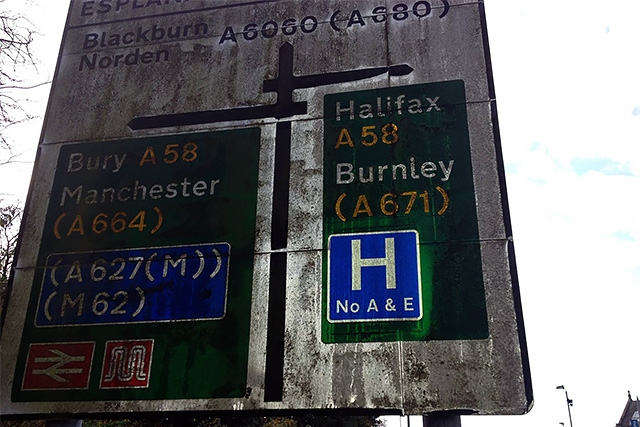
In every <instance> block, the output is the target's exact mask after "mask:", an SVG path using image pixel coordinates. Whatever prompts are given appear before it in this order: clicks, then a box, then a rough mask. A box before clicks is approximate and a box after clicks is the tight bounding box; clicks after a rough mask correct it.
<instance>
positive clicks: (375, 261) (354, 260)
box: [351, 237, 396, 291]
mask: <svg viewBox="0 0 640 427" xmlns="http://www.w3.org/2000/svg"><path fill="white" fill-rule="evenodd" d="M394 241H395V239H394V238H393V237H385V239H384V258H362V253H361V249H360V247H361V240H357V239H354V240H352V241H351V290H352V291H359V290H362V268H363V267H377V266H384V267H385V269H386V278H387V289H395V288H396V251H395V247H394Z"/></svg>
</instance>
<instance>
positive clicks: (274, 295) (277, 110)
mask: <svg viewBox="0 0 640 427" xmlns="http://www.w3.org/2000/svg"><path fill="white" fill-rule="evenodd" d="M278 60H279V64H278V77H277V78H275V79H270V80H265V81H264V82H263V87H262V89H263V91H264V92H276V93H277V94H278V99H277V101H276V103H275V104H271V105H260V106H256V107H239V108H228V109H221V110H209V111H196V112H190V113H177V114H163V115H159V116H147V117H136V118H134V119H133V120H131V122H129V127H130V128H131V129H132V130H141V129H157V128H164V127H173V126H188V125H201V124H206V123H216V122H228V121H236V120H250V119H262V118H275V119H284V118H289V117H293V116H295V115H299V114H307V103H306V102H294V101H293V91H294V90H295V89H303V88H310V87H318V86H325V85H330V84H335V83H345V82H352V81H357V80H362V79H366V78H370V77H375V76H379V75H381V74H384V73H389V75H390V76H404V75H407V74H409V73H411V72H412V71H413V68H411V67H410V66H409V65H406V64H402V65H392V66H389V67H375V68H365V69H359V70H350V71H340V72H335V73H326V74H313V75H308V76H294V75H293V46H292V45H291V44H290V43H285V44H283V45H282V46H281V47H280V52H279V58H278ZM275 147H276V148H275V165H274V179H273V200H272V219H271V249H272V250H280V249H286V246H287V235H288V223H289V173H290V170H289V167H290V160H291V121H278V122H277V124H276V144H275ZM286 279H287V253H286V251H280V252H273V253H271V255H270V268H269V307H268V313H269V314H268V319H267V353H266V367H265V390H264V400H265V401H267V402H269V401H271V402H273V401H281V400H282V393H283V384H284V378H283V372H284V329H285V313H284V310H285V296H286V292H285V291H286V289H285V287H286Z"/></svg>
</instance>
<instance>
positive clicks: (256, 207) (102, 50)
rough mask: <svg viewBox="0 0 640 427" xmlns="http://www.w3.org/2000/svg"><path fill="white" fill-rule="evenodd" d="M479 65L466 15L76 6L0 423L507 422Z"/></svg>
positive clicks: (345, 6) (504, 346)
mask: <svg viewBox="0 0 640 427" xmlns="http://www.w3.org/2000/svg"><path fill="white" fill-rule="evenodd" d="M214 3H215V4H214ZM488 64H489V57H488V50H487V40H486V29H485V27H484V9H483V4H482V2H469V1H467V0H429V1H402V0H393V1H390V2H389V1H387V2H383V1H378V0H358V1H353V2H348V3H345V2H343V1H337V0H335V1H333V0H332V1H323V2H299V1H295V0H258V1H244V0H222V1H218V2H209V1H195V0H189V1H186V0H170V1H162V2H159V1H139V0H136V1H133V0H131V1H128V0H122V1H115V0H114V1H109V0H104V1H94V0H72V1H71V6H70V9H69V16H68V21H67V24H66V29H65V35H64V39H63V43H62V49H61V55H60V60H59V63H58V66H57V69H56V75H55V78H54V83H53V87H52V93H51V99H50V103H49V108H48V111H47V115H46V118H45V123H44V128H43V133H42V139H41V141H40V145H39V154H38V158H37V162H36V166H35V170H34V178H33V184H32V188H31V193H30V197H29V202H28V204H27V207H26V210H25V215H24V222H23V233H22V237H21V242H20V247H19V251H18V254H17V256H16V260H17V261H16V262H17V263H16V269H15V270H14V271H15V272H14V275H13V278H12V289H11V298H10V302H9V305H8V308H7V311H6V313H7V317H6V322H5V324H4V326H3V334H2V343H1V345H2V349H3V357H2V359H1V361H0V363H2V373H3V375H2V380H1V381H2V383H1V387H2V388H1V393H0V399H2V400H1V404H2V411H3V413H6V414H8V415H9V416H11V415H16V416H17V415H31V416H43V415H44V414H61V413H64V414H69V413H74V414H83V415H88V416H90V415H92V414H93V413H102V414H103V415H104V413H107V414H113V413H116V414H130V413H131V412H136V411H142V412H155V411H203V410H204V411H230V410H252V411H256V412H254V413H260V414H265V415H267V414H268V413H269V411H272V410H273V411H276V410H277V411H285V410H292V409H295V410H323V411H324V410H327V411H328V410H329V409H330V408H331V409H336V408H337V409H342V410H352V409H353V410H371V411H376V413H410V414H420V413H424V412H431V411H447V410H464V411H468V412H469V413H481V414H516V413H523V412H526V411H527V410H528V408H529V407H530V405H531V402H532V392H531V384H530V377H529V370H528V361H527V353H526V342H525V337H524V329H523V321H522V313H521V310H520V301H519V292H518V283H517V276H516V273H515V261H514V259H515V258H514V255H513V243H512V236H511V229H510V225H509V216H508V209H507V204H506V189H505V182H504V172H503V167H502V160H501V153H500V145H499V138H498V132H497V121H496V113H495V111H496V108H495V101H494V99H495V96H494V93H493V88H492V83H491V78H490V76H491V74H490V68H489V66H488ZM462 388H464V390H465V393H460V392H459V391H460V389H462Z"/></svg>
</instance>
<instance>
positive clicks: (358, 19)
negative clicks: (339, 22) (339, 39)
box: [347, 9, 366, 28]
mask: <svg viewBox="0 0 640 427" xmlns="http://www.w3.org/2000/svg"><path fill="white" fill-rule="evenodd" d="M354 24H360V26H361V27H364V26H365V25H366V24H365V22H364V19H362V14H360V11H359V10H358V9H356V10H354V11H353V12H351V16H350V17H349V22H348V23H347V28H350V27H351V26H353V25H354Z"/></svg>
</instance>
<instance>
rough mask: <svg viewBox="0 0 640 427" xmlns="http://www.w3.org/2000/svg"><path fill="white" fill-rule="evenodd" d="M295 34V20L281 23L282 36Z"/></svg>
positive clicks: (290, 19)
mask: <svg viewBox="0 0 640 427" xmlns="http://www.w3.org/2000/svg"><path fill="white" fill-rule="evenodd" d="M295 33H296V20H295V19H293V18H289V19H285V20H284V22H283V23H282V34H284V35H286V36H291V35H293V34H295Z"/></svg>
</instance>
